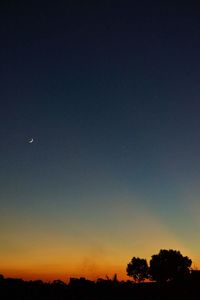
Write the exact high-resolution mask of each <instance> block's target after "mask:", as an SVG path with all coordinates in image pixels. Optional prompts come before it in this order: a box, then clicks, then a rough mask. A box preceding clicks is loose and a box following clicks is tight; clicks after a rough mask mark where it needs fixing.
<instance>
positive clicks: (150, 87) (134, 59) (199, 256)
mask: <svg viewBox="0 0 200 300" xmlns="http://www.w3.org/2000/svg"><path fill="white" fill-rule="evenodd" d="M169 2H170V1H158V3H156V2H155V1H109V0H107V1H105V0H102V1H11V0H10V1H1V4H0V37H1V47H0V60H1V68H0V82H1V84H0V103H1V106H0V122H1V126H0V140H1V147H0V182H1V188H0V273H2V274H4V275H6V276H17V277H19V276H20V277H23V278H26V279H30V278H39V277H40V278H42V279H47V280H48V279H53V278H54V279H55V278H62V279H64V278H67V277H69V276H86V277H88V278H92V279H94V278H96V277H100V276H101V277H105V275H106V274H107V275H108V276H112V275H113V274H114V273H118V275H119V278H121V279H122V278H126V277H125V268H126V265H127V263H128V262H129V261H130V259H131V258H132V257H133V256H139V257H145V258H147V259H149V258H150V257H151V255H152V254H155V253H158V251H159V250H160V249H161V248H166V249H169V248H173V249H177V250H180V251H181V252H182V254H184V255H188V256H189V257H191V258H192V260H193V262H194V264H195V265H196V266H200V240H199V230H200V220H199V213H200V199H199V194H200V184H199V183H200V101H199V99H200V81H199V80H200V55H199V53H200V18H199V15H200V6H199V5H193V4H192V3H190V4H188V5H184V4H183V3H182V4H180V2H179V3H178V1H173V3H171V4H170V3H169ZM191 2H192V1H191ZM30 138H34V142H33V143H32V144H29V143H28V140H29V139H30Z"/></svg>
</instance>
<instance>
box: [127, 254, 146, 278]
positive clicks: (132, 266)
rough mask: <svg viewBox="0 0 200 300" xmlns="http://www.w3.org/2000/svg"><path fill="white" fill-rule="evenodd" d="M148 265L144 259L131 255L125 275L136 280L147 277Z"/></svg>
mask: <svg viewBox="0 0 200 300" xmlns="http://www.w3.org/2000/svg"><path fill="white" fill-rule="evenodd" d="M148 269H149V268H148V265H147V261H146V259H143V258H139V257H133V258H132V260H131V261H130V263H129V264H128V265H127V268H126V271H127V275H128V276H131V277H133V279H134V280H135V281H136V282H141V281H144V279H145V278H148Z"/></svg>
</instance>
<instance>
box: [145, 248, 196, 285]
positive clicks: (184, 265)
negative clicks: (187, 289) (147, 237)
mask: <svg viewBox="0 0 200 300" xmlns="http://www.w3.org/2000/svg"><path fill="white" fill-rule="evenodd" d="M191 264H192V261H191V259H189V258H188V257H187V256H183V255H182V254H181V253H180V252H179V251H176V250H172V249H170V250H164V249H163V250H160V252H159V253H158V254H156V255H153V256H152V258H151V260H150V269H149V272H150V275H151V278H152V279H153V280H156V281H171V280H178V279H184V278H187V276H188V275H189V274H190V267H191Z"/></svg>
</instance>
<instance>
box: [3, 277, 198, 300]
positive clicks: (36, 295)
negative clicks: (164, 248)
mask: <svg viewBox="0 0 200 300" xmlns="http://www.w3.org/2000/svg"><path fill="white" fill-rule="evenodd" d="M199 283H200V281H196V280H188V281H185V282H176V283H163V284H161V283H141V284H134V283H132V282H117V281H116V282H114V281H111V280H103V279H100V280H98V281H97V282H92V281H89V280H86V279H72V280H71V281H70V282H69V284H65V283H63V282H62V281H59V280H57V281H54V282H52V283H44V282H42V281H39V280H38V281H29V282H26V281H23V280H21V279H4V278H1V279H0V299H1V300H15V299H17V300H18V299H19V300H33V299H34V300H36V299H37V300H47V299H48V300H51V299H56V300H62V299H66V300H67V299H69V300H77V299H84V300H104V299H105V300H111V299H115V300H116V299H133V300H134V299H135V300H137V299H140V300H143V299H145V300H146V299H148V300H151V299H152V300H173V299H176V300H177V299H199V298H200V294H199V291H200V284H199Z"/></svg>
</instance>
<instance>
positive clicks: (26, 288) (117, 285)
mask: <svg viewBox="0 0 200 300" xmlns="http://www.w3.org/2000/svg"><path fill="white" fill-rule="evenodd" d="M177 258H179V260H178V259H177ZM182 258H184V259H182ZM172 261H173V262H174V265H173V264H172ZM152 262H153V265H154V263H155V265H154V267H155V266H156V268H153V270H154V271H155V270H157V273H156V276H157V275H158V274H159V276H161V277H159V278H158V279H157V281H153V280H154V279H155V278H153V275H152V274H153V273H152V270H151V268H150V267H151V265H152ZM170 262H171V263H170ZM167 265H168V267H169V268H167ZM183 265H184V266H185V267H187V268H188V269H187V270H189V272H186V273H185V270H186V269H185V270H184V272H183V269H184V268H183ZM144 266H145V267H144ZM190 266H191V260H190V259H189V258H188V257H183V256H182V254H181V253H180V252H179V251H175V250H160V252H159V254H157V255H153V256H152V259H151V261H150V266H148V264H147V263H146V260H145V259H139V258H135V259H134V258H133V259H132V260H131V262H130V263H129V264H128V266H127V273H129V275H130V276H133V279H134V280H133V281H132V280H127V281H118V279H117V275H114V277H113V278H112V279H110V278H108V277H107V278H106V279H102V278H99V279H97V280H96V281H91V280H87V279H86V278H83V277H81V278H70V280H69V282H68V283H65V282H63V281H61V280H54V281H52V282H48V283H47V282H43V281H42V280H35V281H24V280H22V279H13V278H5V277H4V276H3V275H0V299H1V300H18V299H19V300H33V299H34V300H36V299H37V300H47V299H48V300H53V299H56V300H57V299H58V300H62V299H63V300H64V299H66V300H67V299H68V300H79V299H80V300H112V299H115V300H117V299H124V300H125V299H133V300H137V299H140V300H141V299H142V300H147V299H148V300H151V299H152V300H161V299H163V300H173V299H176V300H177V299H188V300H190V299H198V298H200V271H198V270H191V269H190ZM140 267H141V268H140ZM133 271H134V272H133ZM141 274H142V275H141ZM163 274H165V275H163ZM172 274H173V276H172ZM174 274H175V275H174ZM180 274H181V276H180ZM183 274H184V276H182V275H183ZM144 275H145V277H144ZM147 275H148V276H147ZM154 275H155V274H154ZM176 275H177V276H176ZM135 276H136V277H135ZM138 276H139V277H138ZM141 276H142V277H141ZM147 278H148V282H142V280H144V279H147ZM138 279H139V280H138ZM150 280H151V281H150Z"/></svg>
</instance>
